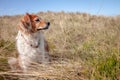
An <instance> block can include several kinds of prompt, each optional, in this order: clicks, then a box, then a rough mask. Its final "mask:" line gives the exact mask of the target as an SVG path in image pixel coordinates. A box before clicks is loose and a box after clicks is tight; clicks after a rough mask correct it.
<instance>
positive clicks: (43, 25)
mask: <svg viewBox="0 0 120 80" xmlns="http://www.w3.org/2000/svg"><path fill="white" fill-rule="evenodd" d="M49 26H50V22H45V21H44V20H42V19H41V18H40V17H38V16H37V15H34V14H28V13H26V14H25V15H24V17H23V18H22V19H21V21H20V23H19V25H18V30H19V31H18V35H17V37H16V39H17V49H18V52H19V56H18V58H17V59H16V58H11V59H9V60H8V63H9V64H10V66H11V68H12V69H22V70H23V71H26V70H27V69H28V68H29V66H30V65H31V64H32V63H34V62H35V63H47V62H49V47H48V44H47V42H46V40H45V38H44V35H43V32H42V30H46V29H48V28H49Z"/></svg>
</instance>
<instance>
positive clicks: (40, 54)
mask: <svg viewBox="0 0 120 80" xmlns="http://www.w3.org/2000/svg"><path fill="white" fill-rule="evenodd" d="M16 39H17V49H18V52H19V57H20V59H21V63H22V65H21V67H22V68H23V69H26V68H27V66H29V64H30V63H31V62H39V63H43V62H46V61H48V60H46V58H45V56H47V55H48V52H46V51H45V40H44V36H43V34H42V32H37V33H34V34H32V35H24V34H22V33H21V32H18V35H17V38H16ZM31 45H34V46H38V47H37V48H34V47H32V46H31Z"/></svg>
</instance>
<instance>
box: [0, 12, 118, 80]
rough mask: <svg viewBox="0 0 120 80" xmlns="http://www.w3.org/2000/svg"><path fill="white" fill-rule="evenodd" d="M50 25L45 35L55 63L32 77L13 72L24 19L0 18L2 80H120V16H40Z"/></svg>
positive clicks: (77, 14) (50, 13)
mask: <svg viewBox="0 0 120 80" xmlns="http://www.w3.org/2000/svg"><path fill="white" fill-rule="evenodd" d="M38 15H39V16H41V17H42V18H43V19H45V20H49V21H50V22H51V26H50V29H49V30H47V31H45V32H44V33H45V36H46V39H47V40H48V42H49V46H50V55H51V58H52V62H51V64H49V65H43V64H39V65H38V67H36V70H34V71H30V72H29V73H24V74H23V73H15V72H11V71H10V68H9V66H8V64H7V59H8V58H9V57H11V56H14V57H16V56H17V50H16V46H15V36H16V34H17V28H16V26H17V23H18V22H19V20H20V18H21V17H22V15H17V16H2V17H0V80H9V79H10V80H120V16H114V17H110V16H109V17H106V16H96V15H90V14H86V13H64V12H60V13H53V12H46V13H43V12H41V13H38Z"/></svg>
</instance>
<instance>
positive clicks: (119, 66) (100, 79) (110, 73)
mask: <svg viewBox="0 0 120 80" xmlns="http://www.w3.org/2000/svg"><path fill="white" fill-rule="evenodd" d="M119 71H120V61H119V60H117V57H116V56H115V55H112V56H110V57H108V58H106V59H105V60H100V62H99V63H98V65H97V67H96V70H95V73H94V75H95V78H96V80H106V79H107V80H108V79H109V80H117V76H118V74H119Z"/></svg>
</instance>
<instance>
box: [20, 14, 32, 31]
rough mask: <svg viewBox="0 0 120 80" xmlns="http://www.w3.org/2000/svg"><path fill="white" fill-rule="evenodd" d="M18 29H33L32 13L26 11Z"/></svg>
mask: <svg viewBox="0 0 120 80" xmlns="http://www.w3.org/2000/svg"><path fill="white" fill-rule="evenodd" d="M18 29H20V30H22V31H23V32H26V31H27V32H29V31H30V30H31V29H32V25H31V20H30V14H29V13H26V14H25V16H24V17H23V19H22V20H21V21H20V23H19V24H18Z"/></svg>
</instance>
